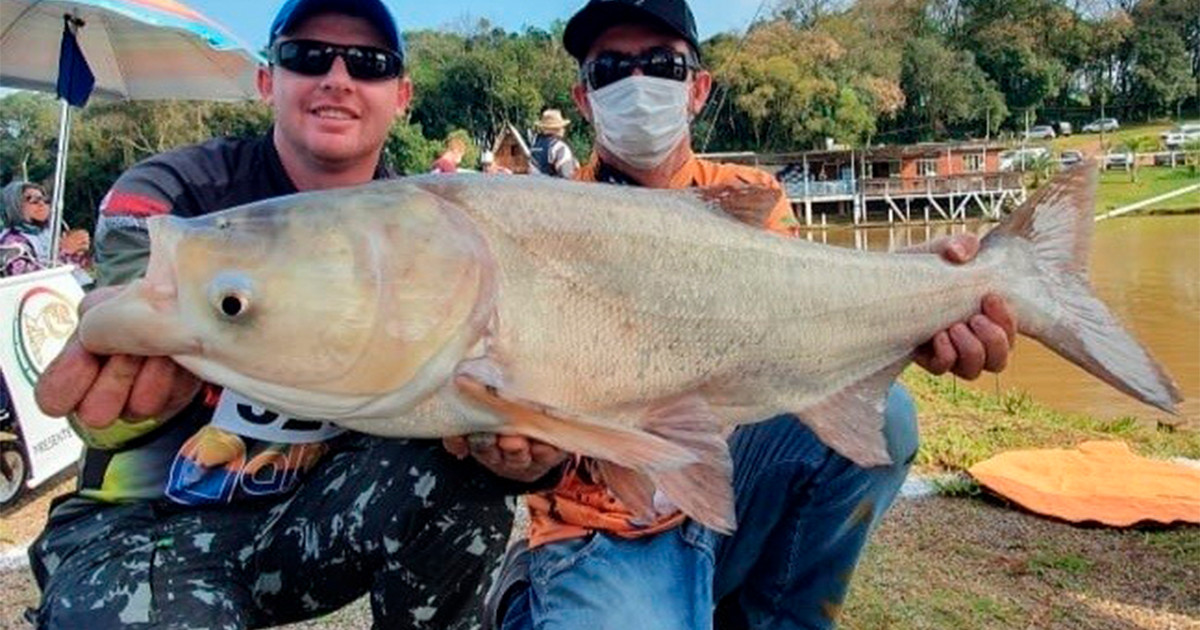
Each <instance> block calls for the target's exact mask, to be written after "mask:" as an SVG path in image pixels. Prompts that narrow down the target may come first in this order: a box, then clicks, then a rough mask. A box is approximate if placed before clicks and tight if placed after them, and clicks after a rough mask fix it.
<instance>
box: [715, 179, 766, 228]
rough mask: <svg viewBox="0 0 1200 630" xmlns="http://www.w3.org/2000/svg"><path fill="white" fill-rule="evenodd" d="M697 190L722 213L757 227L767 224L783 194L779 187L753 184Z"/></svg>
mask: <svg viewBox="0 0 1200 630" xmlns="http://www.w3.org/2000/svg"><path fill="white" fill-rule="evenodd" d="M695 190H696V194H697V195H699V196H700V199H702V200H703V201H705V202H707V203H709V204H710V205H711V206H712V207H713V208H714V209H716V210H720V211H721V214H722V215H724V216H727V217H730V218H732V219H736V220H737V221H739V222H741V223H745V224H746V225H749V226H751V227H755V228H762V226H764V225H766V224H767V219H769V218H770V216H771V211H772V210H774V209H775V206H776V205H777V204H778V203H779V197H780V195H782V194H783V192H782V191H781V190H779V189H777V188H770V187H767V186H755V185H753V184H718V185H716V186H705V187H702V188H697V189H695Z"/></svg>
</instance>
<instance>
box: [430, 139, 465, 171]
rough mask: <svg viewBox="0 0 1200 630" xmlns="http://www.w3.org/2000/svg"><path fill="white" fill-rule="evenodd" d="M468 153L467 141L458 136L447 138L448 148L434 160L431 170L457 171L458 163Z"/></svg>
mask: <svg viewBox="0 0 1200 630" xmlns="http://www.w3.org/2000/svg"><path fill="white" fill-rule="evenodd" d="M466 154H467V143H466V141H464V140H463V139H462V138H459V137H458V136H451V137H449V138H446V149H445V150H444V151H442V154H441V155H439V156H438V159H436V160H434V161H433V166H432V167H430V171H431V172H433V173H457V172H458V165H459V164H461V163H462V159H463V156H464V155H466Z"/></svg>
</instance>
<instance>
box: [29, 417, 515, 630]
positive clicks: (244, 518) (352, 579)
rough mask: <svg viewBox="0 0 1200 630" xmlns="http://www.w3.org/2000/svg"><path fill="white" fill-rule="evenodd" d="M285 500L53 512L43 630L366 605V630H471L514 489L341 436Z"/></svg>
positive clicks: (38, 566) (267, 619) (46, 536)
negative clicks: (361, 601) (372, 628)
mask: <svg viewBox="0 0 1200 630" xmlns="http://www.w3.org/2000/svg"><path fill="white" fill-rule="evenodd" d="M339 442H341V444H340V446H338V447H335V449H336V450H335V452H334V453H331V454H329V455H327V456H326V459H325V460H324V461H323V462H321V463H320V464H319V465H318V466H317V467H316V468H315V469H314V470H313V471H312V472H311V473H310V474H309V476H308V477H306V479H305V480H304V481H303V482H302V483H301V484H300V485H299V486H298V487H297V488H296V490H295V491H294V493H293V494H291V495H290V496H288V497H287V498H286V499H280V500H276V501H273V502H266V503H257V504H234V505H228V506H221V507H215V508H195V507H183V506H177V505H174V504H170V503H167V502H160V501H155V502H151V501H141V502H135V503H126V504H100V503H96V502H92V501H86V500H84V499H81V498H71V499H69V500H67V501H66V502H64V503H60V504H58V505H56V506H55V508H54V509H53V510H52V511H51V519H50V523H49V524H48V525H47V527H46V530H45V532H43V533H42V535H41V537H39V538H38V540H37V541H36V542H35V543H34V545H33V547H31V549H30V556H31V559H32V568H33V571H34V575H35V577H36V578H37V582H38V585H39V586H40V587H41V589H42V601H41V605H40V607H39V609H38V610H37V611H36V614H35V615H34V616H35V618H36V622H37V625H38V627H39V628H54V629H58V628H63V629H77V628H88V629H89V630H92V629H95V630H100V629H105V628H139V629H140V628H254V627H266V626H272V625H278V624H283V623H289V622H292V621H297V620H301V619H306V618H311V617H314V616H318V615H321V614H325V613H328V612H331V611H333V610H336V609H337V608H339V607H341V606H343V605H345V604H347V603H349V602H352V601H354V600H355V599H357V598H358V597H360V596H361V595H362V594H364V593H368V592H369V593H370V595H371V606H372V612H373V614H374V619H375V625H376V627H386V628H413V629H424V628H436V629H438V630H446V629H460V628H461V629H464V630H465V629H466V628H472V627H477V626H478V622H479V619H478V616H479V608H480V605H479V601H480V599H481V597H482V593H483V592H484V590H485V589H486V587H487V584H486V582H487V580H488V578H489V575H490V574H491V572H492V570H493V569H494V568H495V565H496V564H497V563H498V561H499V555H500V554H501V553H503V551H504V545H505V542H506V541H507V538H508V535H509V531H510V528H511V525H512V518H513V507H514V506H515V502H514V500H513V499H512V498H509V497H507V496H506V494H508V493H512V492H517V491H520V490H521V488H519V487H517V486H515V485H513V484H508V483H505V482H503V481H501V480H499V479H497V478H496V477H494V476H493V475H490V474H488V473H486V472H485V471H484V470H483V469H482V468H480V467H478V465H477V464H475V463H474V462H473V461H471V460H467V461H462V462H460V461H458V460H455V459H454V458H453V457H452V456H450V455H449V454H448V453H446V452H445V451H444V450H443V449H442V447H441V444H440V443H437V442H429V441H403V440H383V439H379V438H371V437H366V436H357V435H356V436H344V437H343V438H340V439H339Z"/></svg>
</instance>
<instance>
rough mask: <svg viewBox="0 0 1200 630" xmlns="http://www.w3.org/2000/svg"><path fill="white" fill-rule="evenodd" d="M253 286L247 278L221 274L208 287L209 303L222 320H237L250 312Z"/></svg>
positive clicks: (238, 275)
mask: <svg viewBox="0 0 1200 630" xmlns="http://www.w3.org/2000/svg"><path fill="white" fill-rule="evenodd" d="M253 295H254V291H253V286H252V284H251V282H250V280H249V279H248V278H246V277H245V276H242V275H240V274H236V273H229V272H226V273H221V274H217V276H216V277H215V278H213V281H212V283H211V284H210V285H209V302H210V303H211V304H212V307H213V309H214V310H216V311H217V314H219V315H220V316H221V317H222V318H224V319H227V320H238V319H242V318H244V317H245V316H246V314H247V313H249V312H250V308H251V305H252V304H253V300H252V297H253Z"/></svg>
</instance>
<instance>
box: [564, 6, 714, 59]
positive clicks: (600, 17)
mask: <svg viewBox="0 0 1200 630" xmlns="http://www.w3.org/2000/svg"><path fill="white" fill-rule="evenodd" d="M618 24H651V25H654V26H657V27H659V28H662V29H664V30H666V31H667V32H669V33H674V34H676V35H678V36H679V37H680V38H681V39H683V40H684V41H686V42H687V43H688V45H690V46H691V47H692V50H694V51H695V52H696V55H697V56H699V55H700V38H699V37H698V36H697V34H696V18H695V17H693V16H692V10H691V8H689V7H688V5H687V2H685V1H684V0H590V1H589V2H588V3H587V5H585V6H584V7H583V8H582V9H580V10H579V12H578V13H576V14H575V15H573V16H571V19H570V20H569V21H568V22H567V28H566V30H565V31H563V47H565V48H566V49H567V52H568V53H570V54H571V56H572V57H574V58H575V59H576V60H577V61H579V62H581V63H582V62H583V58H584V57H586V56H587V54H588V51H589V50H591V48H592V44H593V43H595V42H596V38H598V37H600V35H601V34H602V33H604V31H607V30H608V29H609V28H610V27H613V26H616V25H618Z"/></svg>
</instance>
